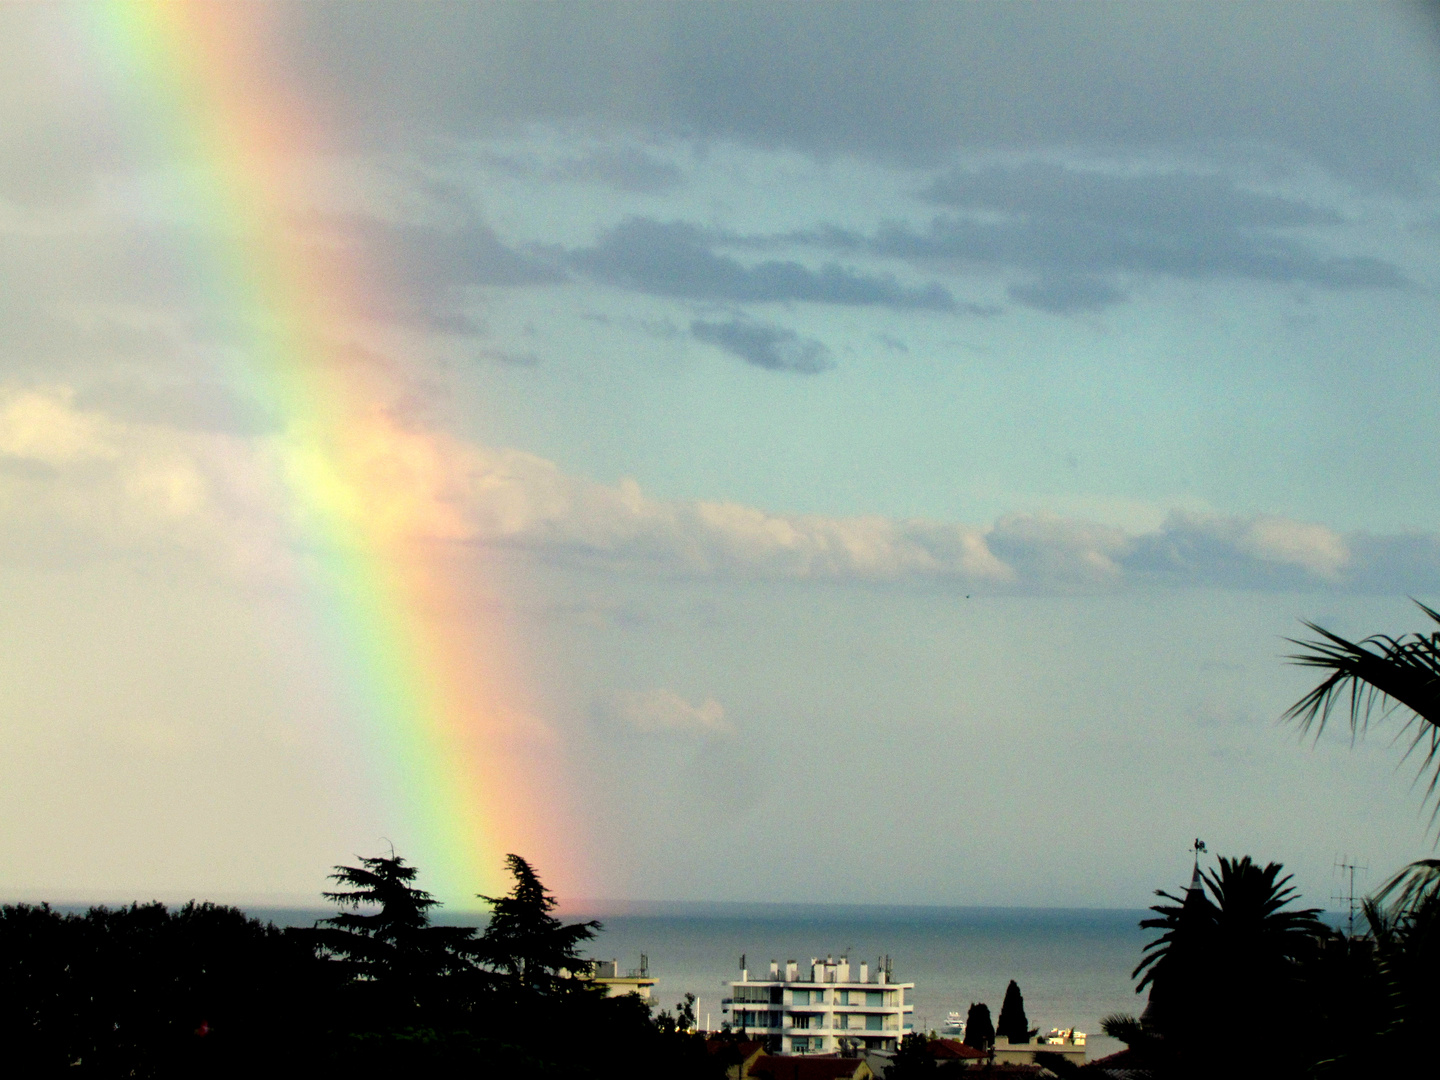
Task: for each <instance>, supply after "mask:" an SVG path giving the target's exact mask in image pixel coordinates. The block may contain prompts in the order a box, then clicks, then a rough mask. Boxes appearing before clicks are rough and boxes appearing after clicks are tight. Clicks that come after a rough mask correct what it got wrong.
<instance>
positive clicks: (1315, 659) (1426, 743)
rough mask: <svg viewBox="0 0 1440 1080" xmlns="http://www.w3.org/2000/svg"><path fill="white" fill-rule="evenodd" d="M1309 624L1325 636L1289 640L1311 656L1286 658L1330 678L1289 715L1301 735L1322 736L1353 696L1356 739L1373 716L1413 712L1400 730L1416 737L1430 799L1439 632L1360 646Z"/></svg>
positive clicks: (1438, 618) (1437, 778)
mask: <svg viewBox="0 0 1440 1080" xmlns="http://www.w3.org/2000/svg"><path fill="white" fill-rule="evenodd" d="M1416 606H1417V607H1418V608H1419V609H1420V610H1421V611H1423V612H1425V614H1426V615H1428V616H1430V618H1431V619H1432V620H1434V621H1435V622H1436V623H1437V624H1440V612H1436V611H1433V610H1432V609H1430V608H1428V607H1426V606H1425V605H1424V604H1421V603H1420V602H1419V601H1416ZM1305 625H1306V626H1307V627H1309V628H1310V629H1311V630H1313V631H1314V632H1315V633H1317V634H1319V635H1320V638H1319V639H1318V640H1314V641H1299V640H1296V639H1294V638H1292V639H1290V640H1291V643H1292V644H1295V645H1299V646H1300V647H1301V648H1302V649H1305V650H1306V651H1305V652H1303V653H1299V654H1297V655H1294V656H1291V657H1289V659H1290V660H1291V661H1293V662H1294V663H1296V664H1299V665H1301V666H1302V667H1313V668H1319V669H1320V670H1322V671H1328V672H1329V673H1330V674H1329V675H1328V676H1327V677H1326V678H1325V680H1324V681H1323V682H1321V683H1320V685H1319V686H1317V687H1315V689H1313V690H1311V691H1310V692H1309V693H1308V694H1306V695H1305V696H1304V697H1302V698H1301V699H1300V700H1299V701H1297V702H1296V703H1295V704H1294V705H1291V706H1290V708H1289V709H1288V710H1286V712H1285V719H1287V720H1296V721H1298V722H1299V724H1300V730H1301V731H1302V732H1303V733H1306V734H1308V733H1310V732H1311V731H1313V732H1314V733H1315V736H1316V737H1317V738H1318V737H1319V735H1320V733H1321V732H1322V731H1323V730H1324V729H1325V725H1326V723H1327V722H1328V721H1329V719H1330V714H1331V712H1332V711H1333V710H1334V709H1335V706H1336V704H1337V703H1339V702H1341V701H1344V700H1346V699H1348V711H1349V714H1350V734H1351V737H1352V738H1359V737H1361V736H1363V735H1364V734H1365V732H1366V731H1367V730H1369V727H1370V724H1371V722H1372V718H1374V719H1375V720H1380V721H1383V720H1386V719H1388V718H1389V717H1390V715H1391V714H1392V713H1394V712H1395V711H1396V710H1397V709H1405V710H1407V711H1408V712H1409V713H1410V716H1409V717H1408V719H1406V720H1405V721H1404V723H1403V724H1402V725H1401V729H1400V733H1401V734H1405V733H1406V732H1410V733H1411V741H1410V748H1409V750H1407V751H1406V752H1405V754H1406V757H1409V756H1410V755H1411V754H1413V753H1415V752H1416V751H1420V752H1421V753H1422V759H1421V762H1420V770H1419V775H1420V776H1421V777H1423V776H1425V775H1426V774H1427V773H1428V774H1429V777H1430V779H1429V782H1428V783H1427V784H1426V786H1425V800H1426V801H1427V802H1428V801H1430V800H1431V799H1434V798H1435V796H1436V793H1437V791H1440V631H1432V632H1431V633H1430V634H1428V635H1426V634H1406V635H1404V636H1402V637H1398V638H1393V637H1390V636H1388V635H1385V634H1375V635H1374V636H1372V637H1368V638H1365V639H1364V640H1362V641H1350V640H1348V639H1347V638H1343V637H1341V636H1340V635H1339V634H1334V633H1331V632H1330V631H1329V630H1326V629H1325V628H1324V627H1321V626H1317V625H1316V624H1315V623H1312V622H1306V623H1305ZM1437 815H1440V801H1437V802H1436V803H1435V808H1434V811H1433V812H1432V814H1431V823H1432V824H1433V823H1434V821H1435V819H1436V816H1437Z"/></svg>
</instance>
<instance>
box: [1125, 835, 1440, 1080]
mask: <svg viewBox="0 0 1440 1080" xmlns="http://www.w3.org/2000/svg"><path fill="white" fill-rule="evenodd" d="M1437 870H1440V864H1437V863H1435V862H1434V861H1433V860H1427V861H1425V862H1422V863H1417V864H1415V865H1414V866H1412V867H1409V868H1407V869H1406V871H1404V872H1403V873H1402V874H1401V875H1400V876H1399V877H1398V878H1396V879H1395V881H1394V882H1393V883H1392V884H1391V886H1390V887H1389V888H1388V889H1387V890H1384V891H1382V893H1381V894H1380V895H1379V896H1378V897H1376V898H1372V899H1370V900H1367V901H1366V902H1365V915H1366V918H1365V920H1364V922H1363V923H1362V924H1361V925H1360V926H1359V927H1358V928H1357V931H1356V933H1354V934H1353V935H1351V934H1349V933H1347V932H1344V931H1340V930H1335V929H1332V928H1330V927H1328V926H1326V925H1325V924H1323V923H1321V922H1320V921H1319V919H1318V918H1317V916H1318V915H1319V912H1318V911H1317V910H1316V909H1313V908H1295V907H1292V906H1290V905H1291V904H1292V902H1294V901H1295V900H1297V899H1298V898H1297V896H1296V894H1295V890H1294V889H1293V888H1292V887H1291V886H1290V885H1289V881H1290V878H1289V877H1288V876H1282V874H1283V871H1282V868H1281V867H1280V865H1279V864H1277V863H1269V864H1267V865H1266V866H1263V867H1262V866H1260V865H1259V864H1257V863H1255V862H1252V861H1251V859H1250V858H1249V857H1248V856H1247V857H1244V858H1239V859H1227V858H1221V859H1220V860H1219V867H1218V868H1217V869H1216V870H1215V871H1213V872H1207V873H1200V874H1197V878H1196V880H1195V882H1194V884H1192V886H1191V888H1190V889H1188V890H1186V892H1185V893H1184V895H1183V896H1173V895H1171V894H1169V893H1165V892H1163V891H1162V892H1160V893H1159V895H1160V896H1161V897H1162V898H1163V899H1164V900H1166V901H1167V902H1166V903H1162V904H1157V905H1156V906H1155V907H1153V908H1152V909H1151V910H1152V911H1154V912H1155V917H1154V918H1151V919H1146V920H1145V921H1144V922H1143V923H1142V925H1144V926H1146V927H1148V928H1151V929H1154V930H1159V931H1160V932H1161V933H1160V936H1159V937H1157V938H1156V939H1155V940H1154V941H1152V942H1151V943H1150V945H1149V946H1147V949H1146V956H1145V957H1144V959H1142V961H1141V962H1140V965H1139V967H1137V968H1136V971H1135V974H1136V976H1137V977H1138V979H1139V987H1138V988H1139V989H1141V990H1145V989H1148V990H1149V1002H1148V1004H1147V1006H1146V1008H1145V1010H1144V1012H1143V1013H1142V1014H1141V1015H1140V1016H1139V1017H1138V1018H1137V1017H1132V1016H1111V1017H1107V1018H1106V1020H1105V1024H1104V1027H1105V1031H1106V1032H1107V1033H1108V1034H1110V1035H1113V1036H1116V1037H1118V1038H1121V1039H1123V1040H1124V1041H1125V1042H1126V1043H1128V1044H1129V1047H1130V1053H1129V1054H1128V1055H1127V1058H1128V1060H1127V1061H1126V1062H1125V1064H1126V1065H1127V1066H1129V1067H1131V1068H1137V1067H1138V1068H1143V1069H1144V1071H1145V1072H1146V1073H1147V1074H1148V1075H1150V1076H1152V1077H1155V1078H1156V1080H1164V1078H1170V1077H1174V1078H1191V1077H1194V1078H1199V1077H1211V1076H1216V1075H1222V1073H1221V1072H1217V1068H1218V1066H1219V1065H1220V1064H1221V1063H1222V1062H1223V1066H1224V1071H1223V1075H1225V1076H1233V1077H1239V1078H1246V1077H1266V1078H1272V1077H1273V1078H1277V1080H1283V1078H1286V1077H1294V1078H1296V1080H1300V1078H1302V1077H1316V1078H1324V1077H1327V1076H1336V1077H1341V1076H1344V1077H1350V1076H1362V1075H1363V1076H1372V1075H1373V1076H1386V1075H1395V1076H1400V1075H1407V1076H1408V1075H1412V1074H1413V1075H1421V1074H1420V1073H1414V1072H1413V1070H1414V1069H1416V1068H1418V1067H1420V1066H1421V1064H1422V1063H1424V1062H1430V1064H1431V1066H1433V1042H1434V1033H1435V1030H1436V1028H1435V1024H1436V1019H1435V1018H1436V1017H1437V1016H1440V982H1437V980H1436V978H1435V972H1436V971H1437V970H1440V874H1437Z"/></svg>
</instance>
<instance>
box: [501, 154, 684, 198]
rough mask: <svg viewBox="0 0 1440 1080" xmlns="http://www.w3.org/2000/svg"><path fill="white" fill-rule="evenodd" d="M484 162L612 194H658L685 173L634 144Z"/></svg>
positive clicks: (681, 180) (506, 156)
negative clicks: (590, 184)
mask: <svg viewBox="0 0 1440 1080" xmlns="http://www.w3.org/2000/svg"><path fill="white" fill-rule="evenodd" d="M485 160H486V161H487V163H488V164H489V165H490V166H491V167H493V168H497V169H500V170H502V171H504V172H507V173H510V174H511V175H512V176H519V177H523V178H526V179H541V180H552V181H554V180H579V181H589V182H593V183H598V184H603V185H604V186H606V187H609V188H613V189H615V190H616V191H628V192H634V193H636V194H640V195H659V194H663V193H664V192H667V191H673V190H674V189H675V188H677V187H679V186H680V185H681V184H683V183H684V182H685V174H684V173H683V172H682V171H681V170H680V168H679V166H677V165H676V164H675V163H674V162H671V161H666V160H665V159H664V158H662V157H660V156H658V155H657V154H653V153H651V152H650V151H648V150H646V149H644V148H643V147H639V146H636V145H634V144H633V143H621V144H620V145H618V146H601V147H598V148H596V149H594V150H591V151H589V152H588V153H584V154H580V155H578V156H575V157H567V158H563V159H562V160H560V161H544V160H541V159H540V158H539V157H538V156H534V155H530V156H520V155H515V154H492V155H487V157H486V159H485Z"/></svg>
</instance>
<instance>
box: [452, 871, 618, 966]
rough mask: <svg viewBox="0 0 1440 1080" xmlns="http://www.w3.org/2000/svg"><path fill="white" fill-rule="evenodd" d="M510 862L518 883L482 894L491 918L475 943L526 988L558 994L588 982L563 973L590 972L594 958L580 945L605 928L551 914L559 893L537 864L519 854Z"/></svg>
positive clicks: (486, 959)
mask: <svg viewBox="0 0 1440 1080" xmlns="http://www.w3.org/2000/svg"><path fill="white" fill-rule="evenodd" d="M505 865H506V867H507V868H508V869H509V871H510V874H511V876H512V877H514V879H515V884H514V886H513V887H512V888H511V890H510V892H509V893H508V894H506V895H505V896H481V897H480V899H481V900H483V901H485V903H486V904H488V905H489V906H490V922H489V924H488V925H487V926H486V927H485V930H484V932H483V933H482V934H481V935H480V939H479V941H478V942H477V943H476V946H475V949H474V954H475V955H476V956H477V957H478V958H479V959H480V961H481V962H482V963H485V964H487V965H489V966H490V967H491V968H492V969H494V970H496V971H498V972H503V973H504V975H505V977H506V979H507V981H508V982H509V984H510V985H511V987H512V989H513V990H515V991H518V992H519V993H521V994H554V993H559V992H564V991H570V990H577V989H580V988H583V987H584V986H585V985H586V983H585V980H582V979H575V978H566V977H564V975H562V973H570V974H581V973H584V972H588V968H589V961H588V960H586V959H585V958H584V957H582V956H581V955H580V954H579V952H577V951H576V950H577V949H578V948H579V946H580V944H581V943H582V942H585V941H589V940H590V939H591V938H593V937H594V936H595V932H596V931H597V930H599V929H600V924H599V923H598V922H593V921H592V922H582V923H571V924H570V925H568V926H567V925H566V924H564V923H562V922H561V921H560V920H559V919H557V918H555V916H554V915H552V914H551V912H553V911H554V910H555V903H556V901H555V897H553V896H551V895H550V894H549V893H547V892H546V891H545V887H544V885H542V884H541V883H540V877H539V875H538V874H536V872H535V870H534V868H533V867H532V866H531V865H530V864H529V863H528V862H526V861H525V860H524V859H522V858H521V857H520V856H519V855H507V856H506V857H505Z"/></svg>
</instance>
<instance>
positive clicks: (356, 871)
mask: <svg viewBox="0 0 1440 1080" xmlns="http://www.w3.org/2000/svg"><path fill="white" fill-rule="evenodd" d="M418 873H419V871H418V869H417V868H416V867H414V866H410V865H408V864H407V863H406V862H405V860H404V859H402V858H401V857H399V856H398V855H396V854H395V853H394V852H393V851H392V852H391V854H390V857H389V858H384V857H377V858H373V859H366V858H362V859H361V860H360V865H359V866H337V867H335V872H334V873H333V874H331V875H330V880H332V881H334V882H336V883H338V884H340V885H348V886H350V888H348V889H339V890H336V891H334V892H327V893H324V894H323V895H324V897H325V899H327V900H330V901H332V902H333V903H336V904H339V905H340V906H341V908H342V910H341V912H340V913H339V914H338V915H335V916H333V917H331V918H329V919H325V920H323V922H324V924H325V928H320V929H317V930H316V931H315V934H316V940H317V941H318V943H319V945H320V947H321V949H322V950H323V951H324V952H326V953H328V954H329V955H330V956H331V957H332V958H333V959H335V960H337V961H338V962H339V963H341V964H343V965H345V967H347V968H348V974H349V975H350V977H351V979H352V980H353V981H358V982H360V983H364V984H367V985H369V986H371V987H373V988H374V989H375V990H377V991H379V992H381V993H383V994H385V995H386V996H388V997H389V998H390V999H391V1003H392V1004H398V1003H400V1002H405V1003H410V1004H414V1003H416V1002H417V1001H418V999H419V998H421V997H426V996H429V994H430V993H431V992H433V991H435V990H436V989H437V986H436V984H437V983H438V981H439V980H441V979H443V978H445V977H446V976H449V975H459V974H465V973H466V972H467V968H468V959H467V957H466V955H465V953H466V947H467V944H468V943H469V942H470V939H471V938H472V937H473V936H474V933H475V931H474V929H473V928H472V927H461V926H432V925H430V911H431V909H433V908H436V907H438V906H439V905H440V901H438V900H436V899H435V898H434V897H433V896H431V895H430V894H429V893H428V892H426V891H425V890H424V889H421V888H419V887H418V886H416V885H414V884H413V882H414V881H415V877H416V875H417V874H418ZM344 909H348V910H344Z"/></svg>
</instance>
